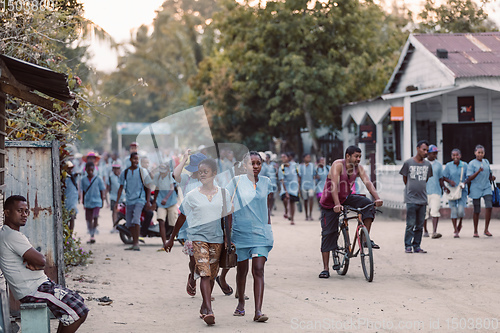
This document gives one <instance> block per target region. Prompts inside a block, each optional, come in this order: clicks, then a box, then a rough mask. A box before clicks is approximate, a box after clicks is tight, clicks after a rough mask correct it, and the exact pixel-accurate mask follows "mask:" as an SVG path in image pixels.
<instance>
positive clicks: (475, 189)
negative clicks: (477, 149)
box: [467, 158, 491, 199]
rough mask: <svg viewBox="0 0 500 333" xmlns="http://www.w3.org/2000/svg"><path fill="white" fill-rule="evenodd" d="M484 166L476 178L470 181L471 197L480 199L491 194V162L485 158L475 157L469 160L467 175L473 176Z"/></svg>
mask: <svg viewBox="0 0 500 333" xmlns="http://www.w3.org/2000/svg"><path fill="white" fill-rule="evenodd" d="M481 167H482V168H483V171H481V172H480V173H479V174H478V175H477V176H476V178H474V180H473V181H472V182H471V183H470V193H469V197H471V198H472V199H479V198H481V197H483V196H485V195H491V183H490V172H491V169H490V162H489V161H488V160H487V159H485V158H483V160H482V161H478V160H477V159H473V160H472V161H470V162H469V165H468V166H467V177H470V176H472V175H473V174H474V173H476V171H477V170H479V168H481Z"/></svg>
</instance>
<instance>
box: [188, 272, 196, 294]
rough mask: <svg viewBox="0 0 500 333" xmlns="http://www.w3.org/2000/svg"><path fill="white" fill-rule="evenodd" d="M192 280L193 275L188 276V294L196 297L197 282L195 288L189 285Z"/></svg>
mask: <svg viewBox="0 0 500 333" xmlns="http://www.w3.org/2000/svg"><path fill="white" fill-rule="evenodd" d="M190 280H191V274H188V282H187V285H186V292H187V293H188V295H189V296H195V295H196V281H194V282H195V285H194V287H193V286H192V285H191V284H190V283H189V281H190Z"/></svg>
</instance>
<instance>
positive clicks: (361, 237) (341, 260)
mask: <svg viewBox="0 0 500 333" xmlns="http://www.w3.org/2000/svg"><path fill="white" fill-rule="evenodd" d="M374 204H375V203H374V202H372V203H371V204H369V205H366V206H365V207H362V208H353V207H349V206H344V208H343V210H342V212H341V213H340V217H339V237H338V240H337V249H335V250H333V251H332V255H333V263H334V269H335V268H337V267H338V268H339V269H338V270H337V274H339V275H345V274H346V273H347V270H348V269H349V260H350V258H353V257H357V256H358V254H359V253H361V254H360V258H361V267H362V268H363V273H364V275H365V278H366V280H367V281H368V282H372V281H373V252H372V251H373V249H372V241H371V239H370V235H369V234H368V229H366V226H365V224H364V223H363V220H362V219H361V211H363V210H365V209H366V208H369V207H373V206H374ZM349 212H354V213H356V215H353V216H348V214H349ZM376 212H380V211H379V210H376ZM352 219H357V220H358V225H357V227H356V234H355V236H354V240H353V243H352V246H351V239H350V237H349V225H348V222H349V220H352ZM356 243H357V244H358V247H359V249H358V250H357V251H356V252H354V251H355V248H356ZM335 266H337V267H335Z"/></svg>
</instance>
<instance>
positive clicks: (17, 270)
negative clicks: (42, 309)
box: [0, 195, 89, 333]
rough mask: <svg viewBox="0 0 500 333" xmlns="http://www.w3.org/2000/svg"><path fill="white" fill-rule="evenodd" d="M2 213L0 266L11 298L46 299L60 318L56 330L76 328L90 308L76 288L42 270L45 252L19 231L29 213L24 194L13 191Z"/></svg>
mask: <svg viewBox="0 0 500 333" xmlns="http://www.w3.org/2000/svg"><path fill="white" fill-rule="evenodd" d="M4 215H5V222H4V225H3V227H2V229H1V230H0V268H1V269H2V272H3V274H4V276H5V278H6V280H7V283H8V285H9V287H10V290H11V291H12V293H13V295H14V298H15V299H17V300H19V301H20V302H21V303H46V304H47V306H48V308H49V309H50V311H52V313H53V314H54V316H55V317H56V318H57V319H59V327H58V329H57V332H60V333H72V332H76V330H77V329H78V328H79V327H80V325H81V324H82V323H83V322H84V321H85V319H86V318H87V314H88V312H89V309H88V308H87V307H86V306H85V304H84V301H83V298H82V297H81V296H80V295H78V294H77V293H76V292H74V291H72V290H69V289H67V288H64V287H63V286H61V285H58V284H56V283H54V282H53V281H51V280H49V278H48V277H47V275H45V273H44V272H43V269H44V267H45V257H44V255H43V254H41V253H40V252H38V251H37V250H35V249H34V248H33V246H32V245H31V243H30V242H29V240H28V238H26V236H25V235H23V234H22V233H21V232H19V228H20V227H22V226H24V225H26V221H27V219H28V215H29V210H28V204H27V202H26V198H24V197H23V196H20V195H13V196H11V197H9V198H8V199H7V200H5V204H4Z"/></svg>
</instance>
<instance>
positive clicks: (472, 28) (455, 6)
mask: <svg viewBox="0 0 500 333" xmlns="http://www.w3.org/2000/svg"><path fill="white" fill-rule="evenodd" d="M489 2H490V0H481V1H480V2H479V4H478V3H477V2H475V1H473V0H448V1H447V2H446V3H445V4H442V5H440V6H436V1H435V0H426V2H425V5H424V9H423V11H422V12H421V13H420V14H419V17H420V18H421V19H422V23H420V24H419V28H418V29H417V30H416V32H423V33H436V32H439V33H450V32H455V33H459V32H486V31H496V30H498V28H497V27H496V25H495V23H494V22H493V21H491V20H490V19H489V18H488V13H487V12H486V10H485V6H486V5H487V4H488V3H489Z"/></svg>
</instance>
